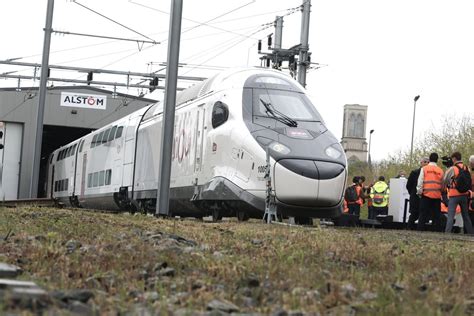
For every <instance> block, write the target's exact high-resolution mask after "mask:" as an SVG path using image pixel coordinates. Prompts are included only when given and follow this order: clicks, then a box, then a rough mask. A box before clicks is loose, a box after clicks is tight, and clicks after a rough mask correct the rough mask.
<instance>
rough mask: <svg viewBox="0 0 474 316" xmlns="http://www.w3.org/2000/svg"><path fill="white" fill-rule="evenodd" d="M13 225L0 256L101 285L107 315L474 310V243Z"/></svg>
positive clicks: (341, 234) (45, 218) (342, 232)
mask: <svg viewBox="0 0 474 316" xmlns="http://www.w3.org/2000/svg"><path fill="white" fill-rule="evenodd" d="M9 231H11V232H12V234H11V236H9V238H7V240H3V241H1V242H0V262H7V263H11V264H15V265H18V266H20V267H22V268H23V270H24V273H23V275H22V276H21V278H22V279H26V280H32V281H35V282H37V283H38V284H40V285H41V286H42V287H43V288H45V289H47V290H48V291H54V290H62V291H64V290H67V289H89V290H91V291H92V292H93V293H94V297H93V298H92V299H91V300H90V301H89V302H88V304H89V306H91V307H92V308H93V309H94V310H96V311H97V312H98V313H101V314H103V313H111V314H116V313H119V312H125V311H136V310H137V308H138V307H137V306H140V308H147V309H148V310H150V311H161V312H164V313H170V312H172V311H175V312H176V311H184V310H187V311H204V310H206V308H207V307H208V304H209V302H211V301H212V300H214V299H218V300H220V301H222V302H225V301H228V302H231V303H233V304H234V305H236V307H237V308H238V309H239V311H240V312H245V313H246V312H257V313H263V314H270V313H272V312H274V311H276V310H278V309H282V310H286V311H296V310H298V311H302V312H305V313H326V312H331V313H333V314H336V315H337V314H345V313H351V312H353V311H356V312H359V313H363V314H364V313H371V314H372V313H382V314H445V313H449V314H464V313H467V314H469V313H474V282H472V280H473V279H474V242H473V241H474V240H473V239H469V238H464V239H460V238H457V239H452V238H449V237H450V236H446V235H441V234H432V233H426V234H420V233H412V232H406V231H386V230H365V229H334V228H316V227H315V228H299V227H285V226H280V225H265V224H262V223H261V222H260V221H251V222H248V223H238V222H223V223H206V222H199V221H192V220H164V219H157V218H154V217H148V216H144V215H136V216H132V215H129V214H104V213H93V212H88V211H80V210H57V209H44V208H41V209H38V208H36V209H35V208H21V209H0V236H6V235H7V234H8V232H9ZM5 308H6V307H5ZM57 308H58V309H59V308H60V307H57Z"/></svg>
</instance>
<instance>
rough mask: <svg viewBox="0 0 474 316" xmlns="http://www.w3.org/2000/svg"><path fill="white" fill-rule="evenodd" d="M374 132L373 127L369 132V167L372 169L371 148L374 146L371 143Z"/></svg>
mask: <svg viewBox="0 0 474 316" xmlns="http://www.w3.org/2000/svg"><path fill="white" fill-rule="evenodd" d="M373 132H374V130H373V129H371V130H370V132H369V169H372V159H370V149H371V148H372V146H370V145H371V143H372V133H373Z"/></svg>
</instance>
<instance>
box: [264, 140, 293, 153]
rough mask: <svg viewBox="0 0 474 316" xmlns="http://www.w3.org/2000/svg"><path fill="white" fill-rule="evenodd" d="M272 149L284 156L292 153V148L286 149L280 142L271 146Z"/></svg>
mask: <svg viewBox="0 0 474 316" xmlns="http://www.w3.org/2000/svg"><path fill="white" fill-rule="evenodd" d="M269 147H270V149H271V150H273V151H275V152H277V153H279V154H283V155H287V154H289V153H290V148H288V147H286V146H285V145H283V144H280V143H278V142H273V143H271V144H270V146H269Z"/></svg>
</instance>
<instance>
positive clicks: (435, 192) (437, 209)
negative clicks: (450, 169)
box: [416, 153, 443, 231]
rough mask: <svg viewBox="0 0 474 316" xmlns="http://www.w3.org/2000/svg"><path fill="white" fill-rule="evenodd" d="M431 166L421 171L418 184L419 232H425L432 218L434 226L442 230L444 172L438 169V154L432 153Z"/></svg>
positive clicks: (424, 167)
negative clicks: (426, 225)
mask: <svg viewBox="0 0 474 316" xmlns="http://www.w3.org/2000/svg"><path fill="white" fill-rule="evenodd" d="M429 160H430V162H429V164H427V165H426V166H423V167H422V168H421V170H420V175H419V176H418V182H417V186H416V189H417V194H418V196H420V217H419V219H418V226H417V229H418V230H421V231H423V230H425V224H426V222H427V221H428V219H429V218H430V217H431V219H432V220H433V225H434V226H435V228H436V229H437V230H441V229H442V227H441V192H442V191H441V190H442V180H443V170H442V169H441V168H440V167H438V165H437V162H438V154H437V153H431V154H430V157H429Z"/></svg>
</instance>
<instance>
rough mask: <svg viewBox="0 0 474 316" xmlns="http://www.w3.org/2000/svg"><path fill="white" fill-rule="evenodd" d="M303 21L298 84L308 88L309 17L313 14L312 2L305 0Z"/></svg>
mask: <svg viewBox="0 0 474 316" xmlns="http://www.w3.org/2000/svg"><path fill="white" fill-rule="evenodd" d="M301 11H302V19H301V38H300V43H301V47H300V56H299V65H298V66H299V67H298V68H299V69H298V82H299V83H300V84H301V85H302V86H303V87H306V69H307V68H308V65H309V62H308V50H309V44H308V38H309V16H310V13H311V0H303V5H302V10H301Z"/></svg>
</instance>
